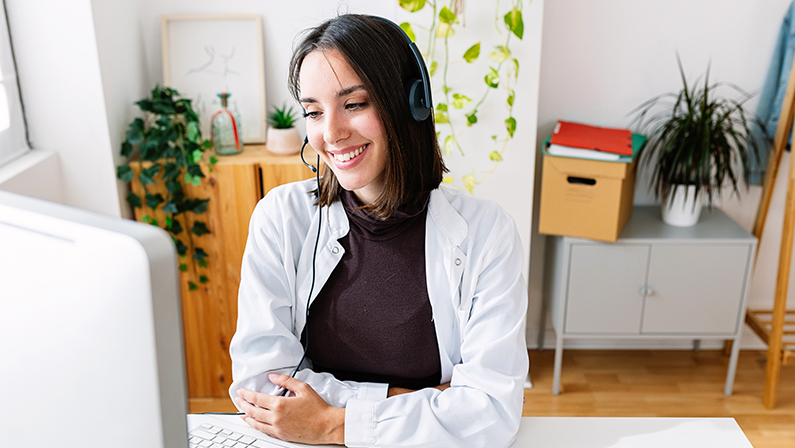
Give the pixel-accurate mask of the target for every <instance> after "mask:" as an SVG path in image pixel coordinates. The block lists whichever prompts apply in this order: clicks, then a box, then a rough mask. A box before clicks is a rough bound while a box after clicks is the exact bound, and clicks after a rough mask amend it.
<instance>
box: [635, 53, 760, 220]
mask: <svg viewBox="0 0 795 448" xmlns="http://www.w3.org/2000/svg"><path fill="white" fill-rule="evenodd" d="M677 59H678V58H677ZM679 72H680V73H681V76H682V83H683V87H682V90H681V91H679V92H678V93H667V94H663V95H660V96H657V97H655V98H652V99H651V100H649V101H647V102H645V103H643V104H641V105H640V106H639V107H638V108H637V109H635V111H634V112H635V113H636V114H637V115H636V117H635V121H634V123H638V126H639V127H640V132H641V133H646V134H648V136H649V140H648V142H647V143H646V146H645V147H644V148H643V150H642V152H641V154H640V165H641V167H644V168H648V167H650V168H651V169H652V177H651V181H650V184H649V190H651V191H653V192H654V196H655V197H656V198H657V199H659V200H660V202H661V205H662V218H663V221H664V222H665V223H666V224H670V225H674V226H679V227H688V226H692V225H695V224H696V223H697V222H698V218H699V214H700V213H701V208H702V203H703V202H706V204H707V205H708V206H710V207H711V206H712V203H713V197H715V196H717V197H720V194H721V189H722V188H723V186H724V184H730V185H731V186H732V188H733V190H734V193H735V194H737V195H738V196H739V191H738V189H737V184H738V182H739V181H740V179H745V180H747V177H748V174H749V173H748V170H747V169H746V167H747V165H748V162H749V161H750V160H751V157H758V144H759V143H758V142H757V140H756V139H755V138H754V137H753V135H752V132H751V130H752V127H753V126H755V125H761V124H758V123H757V122H756V121H754V120H752V119H749V118H748V117H747V114H746V111H745V110H744V108H743V105H744V104H745V102H746V101H748V99H750V98H751V96H752V95H750V94H747V93H745V92H743V91H742V90H740V89H739V88H737V87H734V86H731V85H727V86H726V87H732V88H733V89H735V90H736V91H737V92H738V94H739V97H738V98H736V99H730V98H725V97H722V96H720V95H719V94H718V93H716V90H717V89H718V88H719V87H723V86H724V85H723V84H721V83H716V84H710V83H709V68H708V69H707V74H706V76H705V77H704V80H703V83H701V82H698V83H696V84H695V85H693V86H692V87H689V86H688V84H687V79H686V78H685V73H684V69H683V68H682V63H681V61H679ZM660 109H661V110H660ZM652 110H655V111H657V110H659V112H657V113H656V114H655V115H653V116H651V117H650V118H647V115H648V114H649V112H651V111H652ZM644 122H645V123H644Z"/></svg>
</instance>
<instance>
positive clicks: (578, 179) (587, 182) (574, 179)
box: [566, 176, 596, 185]
mask: <svg viewBox="0 0 795 448" xmlns="http://www.w3.org/2000/svg"><path fill="white" fill-rule="evenodd" d="M566 180H567V181H569V183H570V184H579V185H596V179H588V178H587V177H576V176H569V177H567V178H566Z"/></svg>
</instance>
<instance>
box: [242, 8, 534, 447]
mask: <svg viewBox="0 0 795 448" xmlns="http://www.w3.org/2000/svg"><path fill="white" fill-rule="evenodd" d="M421 69H424V67H423V68H421V67H420V66H419V64H418V62H417V61H415V59H414V56H413V55H412V52H411V50H410V49H409V45H408V42H407V38H406V37H405V34H403V32H402V31H401V30H400V29H399V28H398V27H397V26H396V25H395V24H394V23H391V22H389V21H386V20H385V19H381V18H375V17H369V16H360V15H342V16H339V17H337V18H334V19H331V20H329V21H327V22H325V23H323V24H322V25H320V26H318V27H317V28H314V29H312V30H310V31H309V33H308V34H307V35H306V37H305V38H304V40H303V41H302V42H301V44H300V45H299V46H298V48H297V49H296V50H295V52H294V54H293V59H292V62H291V64H290V88H291V92H292V94H293V95H294V97H295V98H296V100H298V101H299V102H300V103H301V105H302V106H303V108H304V109H305V111H306V120H307V121H306V128H307V137H308V140H309V143H310V144H311V146H312V147H313V148H314V149H315V151H317V153H318V154H319V156H320V158H321V159H322V160H323V163H324V164H325V169H324V170H323V176H322V178H320V181H319V183H318V184H316V181H315V180H314V179H312V180H309V181H305V182H297V183H292V184H288V185H283V186H281V187H279V188H275V189H273V190H272V191H271V192H270V193H269V194H268V195H267V196H266V197H265V198H264V199H263V200H262V201H261V202H260V203H259V204H258V205H257V208H256V210H255V211H254V213H253V216H252V218H251V225H250V230H249V232H250V233H249V238H248V243H247V247H246V252H245V255H244V258H243V267H242V272H241V283H240V295H239V306H238V324H237V333H236V334H235V336H234V338H233V339H232V342H231V346H230V352H231V356H232V362H233V376H234V383H233V384H232V387H231V388H230V394H231V396H232V398H233V400H235V403H236V404H237V406H238V407H239V408H240V410H241V411H243V412H244V413H245V414H246V415H245V416H244V419H245V421H246V422H247V423H248V424H250V425H251V426H252V427H254V428H256V429H258V430H260V431H262V432H264V433H265V434H268V435H271V436H274V437H277V438H280V439H283V440H288V441H297V442H303V443H312V444H320V443H324V444H343V443H344V444H346V445H348V446H383V447H385V446H444V447H450V446H473V447H483V446H490V447H501V446H503V447H504V446H508V445H509V444H510V443H511V442H512V441H513V439H514V438H515V435H516V432H517V431H518V429H519V422H520V418H521V413H522V391H523V389H522V385H523V381H524V378H525V376H526V374H527V369H528V360H527V349H526V345H525V312H526V307H527V296H526V285H525V283H524V280H523V279H522V275H521V270H522V262H523V255H522V249H521V242H520V240H519V237H518V234H517V231H516V227H515V224H514V222H513V220H512V219H511V217H510V216H509V215H508V214H506V213H505V212H504V211H503V210H502V209H501V208H500V207H499V206H497V205H496V204H494V203H492V202H489V201H484V200H478V199H474V198H472V197H470V196H468V195H466V194H462V193H459V192H456V191H453V190H451V189H446V188H441V187H440V183H441V180H442V175H443V174H444V172H445V171H446V169H445V167H444V163H443V161H442V158H441V155H440V151H439V147H438V145H437V143H436V132H435V128H434V123H433V119H432V118H428V119H426V120H422V121H417V119H415V118H414V117H413V116H412V112H411V110H410V107H409V100H408V97H407V93H406V85H407V83H410V82H411V80H413V79H417V78H420V77H421V73H420V70H421ZM431 115H432V114H431ZM313 283H314V284H313ZM308 300H309V311H308V313H307V303H308ZM304 346H307V355H306V358H307V359H306V360H305V361H304V362H303V363H302V364H301V367H300V369H299V370H298V371H297V373H296V374H295V378H291V377H290V376H289V374H290V372H292V371H293V369H294V367H295V366H296V365H297V364H298V363H299V362H301V359H302V355H303V352H304ZM281 388H284V389H286V390H288V391H289V393H287V394H286V395H287V396H282V395H283V394H281V393H280V391H281V390H282V389H281Z"/></svg>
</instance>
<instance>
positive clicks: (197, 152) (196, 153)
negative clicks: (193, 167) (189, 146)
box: [190, 149, 204, 163]
mask: <svg viewBox="0 0 795 448" xmlns="http://www.w3.org/2000/svg"><path fill="white" fill-rule="evenodd" d="M203 154H204V151H202V150H201V149H194V150H193V152H192V153H191V154H190V158H191V161H193V163H199V161H201V159H202V155H203Z"/></svg>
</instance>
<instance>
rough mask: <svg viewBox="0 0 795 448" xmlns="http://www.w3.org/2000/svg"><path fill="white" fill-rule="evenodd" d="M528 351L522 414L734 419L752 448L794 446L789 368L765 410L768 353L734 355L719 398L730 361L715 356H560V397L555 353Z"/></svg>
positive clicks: (794, 379)
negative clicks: (528, 384) (730, 390)
mask: <svg viewBox="0 0 795 448" xmlns="http://www.w3.org/2000/svg"><path fill="white" fill-rule="evenodd" d="M529 353H530V361H531V367H530V376H531V378H532V380H533V388H532V389H528V390H526V391H525V398H526V402H525V406H524V412H523V415H524V416H536V417H538V416H571V417H733V418H734V419H735V420H736V421H737V423H738V424H739V425H740V427H741V428H742V430H743V432H745V435H746V436H747V437H748V440H749V441H750V442H751V444H752V445H753V446H754V448H793V447H795V365H790V366H784V367H783V368H782V370H781V380H780V383H779V387H778V394H777V399H778V402H777V407H776V408H775V409H766V408H765V407H764V405H763V404H762V388H763V386H764V381H765V360H766V355H767V353H766V352H761V351H741V352H740V360H739V362H738V365H737V377H736V380H735V383H734V394H733V395H732V396H730V397H726V396H724V395H723V386H724V382H725V380H726V369H727V366H728V360H729V358H728V357H725V356H723V354H722V353H721V352H720V351H713V350H704V351H700V352H692V351H681V350H672V351H657V350H611V351H601V350H599V351H597V350H566V351H564V352H563V372H562V375H561V394H560V395H558V396H554V395H552V392H551V391H552V368H553V358H554V355H555V352H554V350H545V351H543V352H538V351H535V350H531V351H530V352H529Z"/></svg>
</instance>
